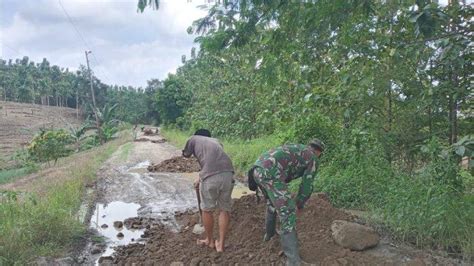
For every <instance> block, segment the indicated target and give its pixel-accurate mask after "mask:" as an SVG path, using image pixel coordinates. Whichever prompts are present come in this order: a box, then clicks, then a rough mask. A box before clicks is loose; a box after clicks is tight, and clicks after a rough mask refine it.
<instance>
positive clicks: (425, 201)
mask: <svg viewBox="0 0 474 266" xmlns="http://www.w3.org/2000/svg"><path fill="white" fill-rule="evenodd" d="M472 12H473V9H472V5H468V4H464V3H463V1H449V3H448V5H445V6H444V5H440V4H438V3H437V2H436V1H405V2H399V1H397V2H390V1H388V2H384V3H381V2H378V1H353V2H348V1H304V2H303V1H302V2H299V3H294V2H288V1H274V2H271V3H270V2H269V3H267V2H259V1H239V4H233V2H231V1H229V2H226V1H224V2H223V3H216V4H215V5H213V6H211V7H210V8H209V10H208V14H207V16H206V17H204V18H202V19H200V20H198V21H196V22H195V23H194V24H193V26H192V27H190V28H189V31H190V32H194V33H197V34H199V37H197V38H196V41H197V43H199V45H200V50H199V52H196V51H195V50H193V51H191V56H190V58H187V60H185V61H184V65H183V66H182V67H180V68H179V69H178V70H177V71H176V74H174V75H169V76H168V78H167V79H165V80H164V82H163V88H162V89H160V90H158V91H157V93H156V99H157V103H158V107H157V108H158V110H159V112H160V117H161V120H162V121H163V123H164V124H166V125H169V126H170V127H172V128H177V129H179V130H183V131H184V132H193V130H195V129H197V128H207V129H209V130H210V131H211V132H212V133H213V135H215V136H217V137H218V138H219V139H222V140H224V141H223V142H224V147H225V149H226V151H228V152H229V154H230V155H231V156H232V159H233V161H234V164H235V166H236V167H237V168H238V171H239V172H240V173H245V172H246V170H247V168H248V165H249V163H251V162H253V161H254V160H255V159H256V158H257V156H258V155H259V154H260V153H261V152H263V151H265V150H266V149H267V148H268V147H271V146H274V145H278V144H282V143H287V142H297V143H306V142H307V141H308V140H310V139H311V138H314V137H318V138H320V139H322V140H323V141H324V142H325V143H326V146H327V150H326V151H325V153H324V155H323V158H322V160H321V167H320V169H319V178H318V179H317V181H316V183H315V187H316V190H317V191H325V192H327V193H328V194H329V195H330V197H331V200H332V201H333V203H334V204H335V205H336V206H338V207H343V208H352V209H362V210H368V211H369V212H370V213H371V216H372V218H373V219H374V220H375V221H377V222H379V223H382V224H383V225H385V227H386V228H387V229H388V230H390V231H391V232H392V233H393V235H394V236H395V237H398V238H399V239H402V240H405V241H408V242H411V243H413V244H415V245H417V246H419V247H426V248H437V249H439V248H441V249H444V250H446V251H447V252H448V253H450V254H456V255H461V256H464V257H466V258H472V257H473V256H474V244H473V243H474V235H473V233H472V232H474V194H473V192H474V182H473V180H474V179H473V174H474V171H473V169H474V168H473V166H474V161H473V159H474V157H473V156H474V135H473V133H474V127H473V125H474V122H473V119H474V117H473V115H472V108H471V106H472V95H471V94H472V93H470V81H469V77H470V76H471V75H472V67H471V66H470V64H468V63H467V62H470V61H471V58H472V49H470V45H471V44H472V36H471V35H470V30H469V27H470V26H472V25H471V24H472V21H470V17H471V16H472ZM236 16H238V17H239V19H238V20H235V19H234V18H235V17H236ZM165 103H166V104H165ZM164 133H165V134H168V135H167V138H168V139H171V140H175V139H178V142H179V143H180V145H182V143H181V141H182V139H183V138H185V137H184V136H182V134H183V133H180V132H177V131H175V130H172V131H166V130H165V131H164ZM186 135H188V134H186ZM177 136H178V137H177Z"/></svg>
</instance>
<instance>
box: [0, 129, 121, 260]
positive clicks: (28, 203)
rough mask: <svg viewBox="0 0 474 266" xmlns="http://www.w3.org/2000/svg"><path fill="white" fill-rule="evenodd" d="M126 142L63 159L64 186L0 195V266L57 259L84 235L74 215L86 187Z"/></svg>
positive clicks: (117, 142) (83, 226)
mask: <svg viewBox="0 0 474 266" xmlns="http://www.w3.org/2000/svg"><path fill="white" fill-rule="evenodd" d="M124 142H125V138H124V137H121V138H119V139H117V140H114V141H111V142H109V143H106V144H105V145H104V146H101V147H96V148H93V149H91V150H88V151H84V152H81V153H78V154H75V155H73V156H71V158H63V159H62V161H61V162H60V164H61V166H62V167H64V166H66V167H65V168H66V169H67V170H65V171H64V172H63V173H62V174H63V176H64V180H66V181H64V182H61V181H59V182H58V183H55V184H44V186H49V187H48V189H47V190H45V191H47V192H45V194H41V195H40V194H37V193H34V192H29V193H28V192H25V193H16V192H10V191H3V192H1V193H2V194H0V236H1V237H0V265H24V264H27V263H29V262H31V261H32V260H33V259H34V258H35V257H38V256H60V255H61V254H63V253H64V252H65V251H66V250H68V248H70V247H71V246H72V245H73V243H75V242H76V241H77V240H78V239H80V238H81V236H82V235H83V234H84V232H85V230H86V228H85V225H83V224H82V223H81V222H80V221H79V220H78V217H77V215H76V213H77V211H78V209H79V207H80V204H81V200H82V197H83V195H84V188H85V184H87V183H89V182H91V181H93V180H95V179H96V172H97V170H98V169H99V167H100V166H101V165H102V163H103V162H104V161H105V160H107V158H109V157H110V155H111V154H112V153H113V152H114V151H115V150H117V148H118V147H119V146H120V145H121V144H123V143H124Z"/></svg>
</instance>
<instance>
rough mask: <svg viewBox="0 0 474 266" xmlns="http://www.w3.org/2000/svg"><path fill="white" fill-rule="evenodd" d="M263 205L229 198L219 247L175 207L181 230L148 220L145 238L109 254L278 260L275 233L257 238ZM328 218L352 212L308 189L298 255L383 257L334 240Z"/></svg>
mask: <svg viewBox="0 0 474 266" xmlns="http://www.w3.org/2000/svg"><path fill="white" fill-rule="evenodd" d="M264 210H265V203H263V202H262V203H260V204H258V205H257V204H256V200H255V196H254V195H250V196H245V197H242V198H241V199H238V200H236V201H235V202H234V206H233V209H232V214H231V223H230V231H229V235H228V239H227V242H226V251H225V252H224V253H217V252H216V251H215V250H212V249H210V248H208V247H202V246H198V245H197V244H196V239H197V236H196V235H194V234H193V233H192V229H193V226H192V225H194V224H195V223H196V221H197V219H196V218H197V216H196V214H191V213H181V214H180V215H179V217H178V219H179V220H181V221H183V222H184V224H185V225H186V226H183V229H182V230H181V232H179V233H173V232H171V231H169V230H166V229H165V228H163V226H160V225H156V226H153V227H151V228H150V229H148V230H147V231H146V232H145V236H146V237H148V239H147V242H146V244H132V245H129V246H125V247H119V248H117V249H116V253H115V255H114V258H113V259H112V260H113V263H118V264H127V265H128V264H132V263H137V264H144V263H145V262H146V263H147V264H162V265H169V264H171V263H173V262H180V263H184V265H211V264H224V265H234V264H237V263H238V264H258V265H270V264H273V265H283V264H284V262H285V257H284V256H283V255H281V252H280V251H281V248H280V243H279V237H278V236H276V237H274V238H273V239H272V240H270V241H269V242H266V243H264V242H263V241H262V239H263V235H264ZM334 220H348V221H352V220H354V217H352V216H350V215H349V214H347V213H345V212H343V211H340V210H338V209H336V208H334V207H333V206H332V205H331V204H330V203H329V201H327V199H326V198H324V197H318V196H317V195H313V197H312V198H311V199H310V200H309V201H308V203H307V205H306V207H305V211H304V212H303V213H302V214H301V216H299V217H298V222H297V231H298V238H299V243H300V254H301V257H302V259H303V260H304V261H306V262H310V263H317V264H318V265H321V264H322V265H361V264H363V265H383V264H386V263H387V262H386V261H381V259H380V258H377V257H373V256H370V255H367V254H364V253H360V252H352V251H350V250H348V249H344V248H342V247H340V246H338V245H337V244H336V243H335V242H334V241H333V239H332V237H331V229H330V227H331V223H332V221H334ZM216 233H217V232H216ZM215 235H217V234H215Z"/></svg>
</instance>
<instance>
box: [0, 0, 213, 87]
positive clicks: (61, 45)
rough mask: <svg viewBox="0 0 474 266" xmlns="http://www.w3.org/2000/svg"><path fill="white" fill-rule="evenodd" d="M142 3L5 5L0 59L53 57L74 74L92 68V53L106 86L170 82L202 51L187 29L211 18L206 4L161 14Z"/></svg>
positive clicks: (163, 5)
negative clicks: (184, 61)
mask: <svg viewBox="0 0 474 266" xmlns="http://www.w3.org/2000/svg"><path fill="white" fill-rule="evenodd" d="M137 2H138V0H20V1H18V0H0V57H1V58H2V59H4V60H8V59H16V58H22V57H23V56H28V57H29V58H30V60H32V61H34V62H37V63H39V62H41V61H42V60H43V58H47V59H48V61H49V62H50V63H51V65H58V66H60V67H64V68H69V70H73V71H74V70H76V69H78V67H79V65H80V64H83V65H86V59H85V54H84V51H86V50H90V51H92V54H91V55H90V56H89V57H90V65H91V68H92V70H93V71H94V74H95V75H96V76H97V77H98V78H99V79H100V80H101V81H102V82H104V83H106V84H117V85H126V86H128V85H131V86H135V87H139V86H142V87H144V86H146V83H147V80H150V79H152V78H158V79H164V78H165V77H166V76H167V75H168V73H174V72H175V71H176V68H177V67H178V66H180V65H181V56H182V55H187V56H188V57H189V54H190V51H191V48H192V47H197V46H198V45H197V44H194V42H193V40H194V38H195V37H196V36H193V35H189V34H188V33H187V32H186V29H187V28H188V27H189V26H190V25H191V24H192V22H193V21H194V20H196V19H198V18H200V17H203V16H204V15H205V14H206V11H204V10H202V9H201V8H198V6H199V5H202V4H203V3H204V2H205V1H204V0H203V1H189V0H161V1H160V8H159V10H152V9H150V8H148V9H146V10H145V12H144V13H139V12H137ZM206 2H207V1H206ZM63 8H64V10H63ZM66 13H67V14H68V15H69V17H70V18H71V20H72V22H71V21H70V20H69V19H68V17H67V15H66ZM76 29H77V30H76Z"/></svg>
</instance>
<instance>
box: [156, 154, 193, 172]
mask: <svg viewBox="0 0 474 266" xmlns="http://www.w3.org/2000/svg"><path fill="white" fill-rule="evenodd" d="M200 170H201V167H200V166H199V163H198V161H197V159H196V158H194V157H191V158H185V157H182V156H176V157H173V158H171V159H168V160H164V161H163V162H161V163H159V164H153V165H150V166H148V171H150V172H168V173H170V172H171V173H192V172H199V171H200Z"/></svg>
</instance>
